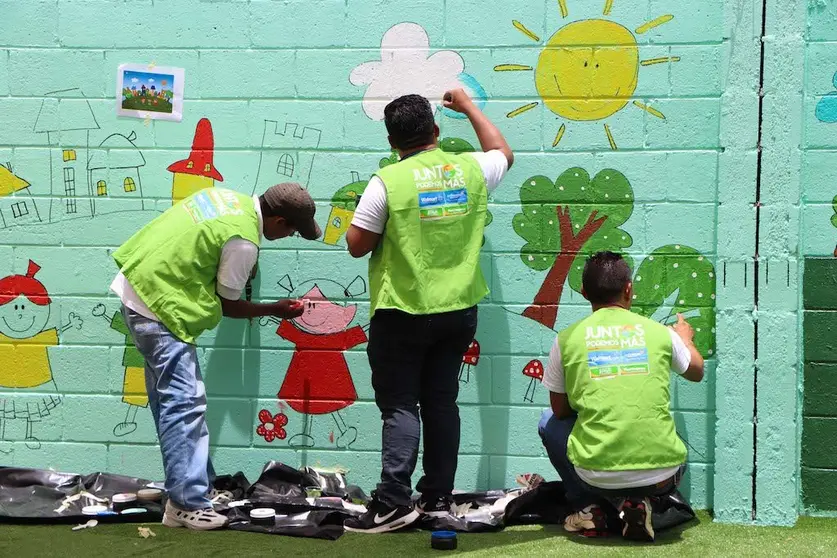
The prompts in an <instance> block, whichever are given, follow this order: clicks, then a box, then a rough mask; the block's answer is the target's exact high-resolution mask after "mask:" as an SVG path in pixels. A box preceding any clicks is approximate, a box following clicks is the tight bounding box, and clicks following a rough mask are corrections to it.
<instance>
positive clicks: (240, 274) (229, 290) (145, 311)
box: [110, 196, 264, 322]
mask: <svg viewBox="0 0 837 558" xmlns="http://www.w3.org/2000/svg"><path fill="white" fill-rule="evenodd" d="M253 200H254V201H255V202H256V203H255V205H256V215H258V217H259V239H260V240H261V237H262V235H263V234H264V221H263V219H262V208H261V204H260V203H259V198H258V196H253ZM258 260H259V247H258V246H256V245H255V244H253V243H252V242H250V241H249V240H244V239H243V238H239V237H236V238H231V239H229V240H228V241H227V242H226V244H224V247H223V248H222V249H221V260H220V262H219V264H218V275H217V283H216V285H215V290H216V291H217V292H218V294H219V295H221V296H222V297H223V298H225V299H227V300H238V299H239V298H241V293H242V292H243V291H244V287H246V286H247V280H248V279H250V274H251V273H252V271H253V267H255V265H256V262H257V261H258ZM110 290H111V291H113V292H114V293H115V294H116V296H118V297H119V300H121V301H122V304H124V305H125V306H126V307H127V308H129V309H131V310H133V311H134V312H136V313H137V314H139V315H140V316H143V317H145V318H148V319H149V320H154V321H157V322H159V321H160V319H159V318H158V317H157V316H156V315H155V314H154V312H152V311H151V310H149V308H148V306H146V305H145V303H144V302H143V301H142V299H141V298H140V297H139V295H138V294H137V293H136V291H135V290H134V288H133V287H132V286H131V284H130V283H129V282H128V279H127V278H126V277H125V276H124V275H123V274H122V271H121V270H120V271H119V273H117V274H116V278H114V280H113V283H111V285H110Z"/></svg>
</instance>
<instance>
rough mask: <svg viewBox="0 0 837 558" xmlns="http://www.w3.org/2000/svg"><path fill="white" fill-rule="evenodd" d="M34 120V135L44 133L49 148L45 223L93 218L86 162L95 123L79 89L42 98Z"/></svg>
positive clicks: (57, 92) (90, 109)
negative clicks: (46, 216)
mask: <svg viewBox="0 0 837 558" xmlns="http://www.w3.org/2000/svg"><path fill="white" fill-rule="evenodd" d="M45 97H46V98H45V99H44V100H43V102H42V103H41V109H40V110H39V111H38V118H37V119H36V120H35V128H34V129H35V132H36V133H39V134H46V138H47V141H46V143H47V144H48V145H49V147H50V149H49V165H50V192H51V194H52V196H51V199H50V204H49V221H50V222H55V221H61V220H63V219H73V218H77V217H92V216H93V200H92V198H91V197H90V191H91V190H90V184H89V182H88V172H87V159H88V149H89V146H90V131H91V130H98V129H99V123H98V122H97V121H96V116H95V115H94V114H93V109H92V108H91V107H90V102H89V101H88V100H87V99H86V98H85V97H84V95H83V94H82V93H81V91H80V90H79V89H65V90H61V91H53V92H51V93H47V94H46V95H45Z"/></svg>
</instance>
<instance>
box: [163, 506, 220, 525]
mask: <svg viewBox="0 0 837 558" xmlns="http://www.w3.org/2000/svg"><path fill="white" fill-rule="evenodd" d="M204 511H205V510H204ZM178 513H182V514H184V515H198V516H200V515H202V514H201V512H199V511H198V512H187V511H185V510H180V509H178V508H176V507H174V506H172V504H171V502H167V503H166V508H165V510H164V511H163V521H162V524H163V525H165V526H166V527H171V528H175V529H176V528H178V527H185V528H186V529H191V530H193V531H214V530H217V529H223V528H225V527H226V526H227V525H228V524H229V520H227V518H224V522H223V523H217V522H212V521H199V520H195V519H192V520H189V519H186V518H184V519H180V518H178V517H177V514H178ZM213 515H215V516H216V517H223V516H221V515H220V514H213Z"/></svg>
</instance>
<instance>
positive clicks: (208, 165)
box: [203, 163, 212, 172]
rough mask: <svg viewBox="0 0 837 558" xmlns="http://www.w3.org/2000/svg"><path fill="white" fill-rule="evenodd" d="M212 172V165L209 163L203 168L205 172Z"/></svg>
mask: <svg viewBox="0 0 837 558" xmlns="http://www.w3.org/2000/svg"><path fill="white" fill-rule="evenodd" d="M211 171H212V165H210V164H209V163H207V164H205V165H204V166H203V172H211Z"/></svg>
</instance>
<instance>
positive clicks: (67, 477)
mask: <svg viewBox="0 0 837 558" xmlns="http://www.w3.org/2000/svg"><path fill="white" fill-rule="evenodd" d="M142 488H151V481H147V480H144V479H138V478H133V477H125V476H122V475H111V474H108V473H93V474H92V475H86V476H82V475H74V474H70V473H57V472H55V471H45V470H41V469H18V468H13V467H0V521H4V522H7V523H8V522H14V523H78V522H82V523H85V522H87V520H89V519H96V520H97V521H99V522H100V523H151V522H159V521H161V520H162V519H163V507H162V504H161V503H159V502H158V503H154V502H150V503H142V504H140V505H137V507H142V508H145V509H146V510H147V512H146V513H138V514H129V515H123V514H113V515H97V516H90V515H84V514H83V513H82V511H81V510H82V508H83V507H84V506H86V505H92V504H98V503H99V502H98V501H95V500H93V499H89V498H85V497H84V496H83V495H82V497H80V498H78V499H76V500H74V501H70V502H67V503H66V506H65V509H64V510H63V511H58V510H60V508H61V506H62V504H63V503H64V502H65V500H66V499H68V498H69V497H71V496H74V495H76V494H80V493H83V492H86V493H88V494H92V495H93V496H96V497H98V498H107V499H108V500H110V498H111V497H113V495H114V494H119V493H123V492H133V493H135V492H137V490H140V489H142Z"/></svg>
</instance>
